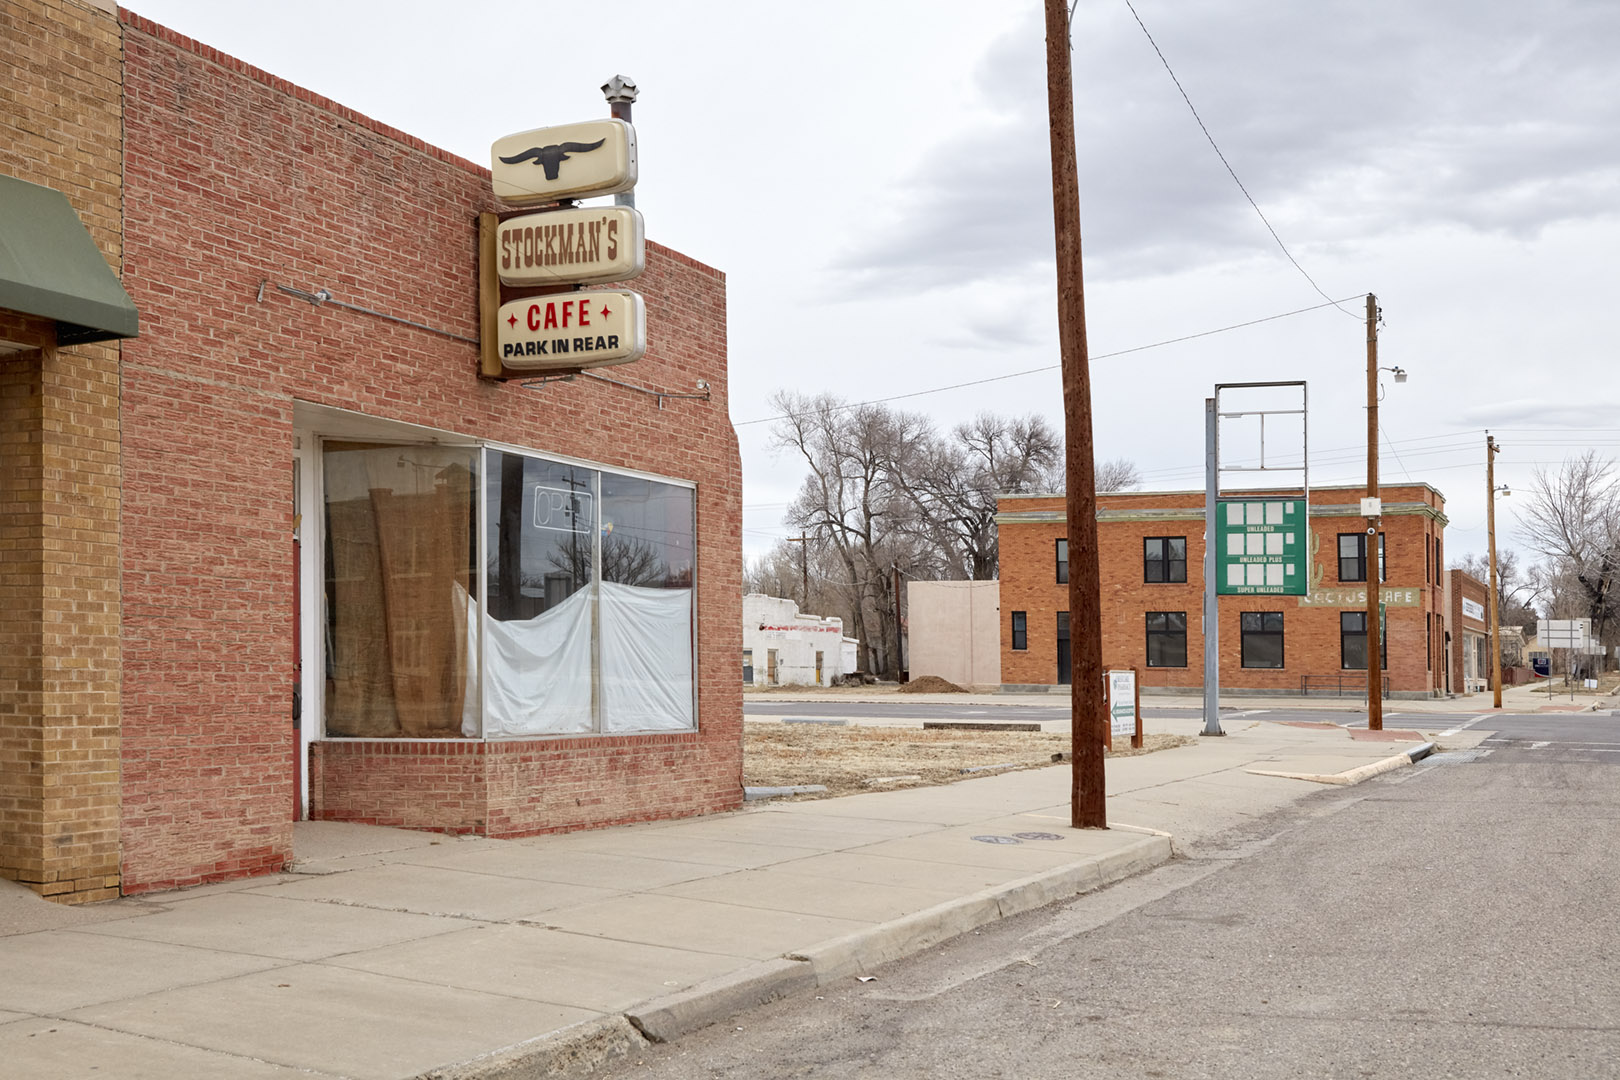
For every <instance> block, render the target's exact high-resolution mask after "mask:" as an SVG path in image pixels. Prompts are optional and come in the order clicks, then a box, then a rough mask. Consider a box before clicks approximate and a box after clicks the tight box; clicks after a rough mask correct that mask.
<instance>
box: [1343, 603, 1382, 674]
mask: <svg viewBox="0 0 1620 1080" xmlns="http://www.w3.org/2000/svg"><path fill="white" fill-rule="evenodd" d="M1385 629H1386V630H1387V629H1388V627H1387V626H1386V627H1385ZM1339 666H1340V667H1341V668H1344V669H1345V670H1347V671H1366V670H1367V613H1366V612H1365V611H1341V612H1339ZM1378 669H1379V670H1380V671H1387V670H1388V669H1389V635H1388V634H1387V633H1386V634H1383V635H1381V636H1380V638H1379V641H1378Z"/></svg>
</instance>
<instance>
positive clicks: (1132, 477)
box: [1096, 457, 1142, 491]
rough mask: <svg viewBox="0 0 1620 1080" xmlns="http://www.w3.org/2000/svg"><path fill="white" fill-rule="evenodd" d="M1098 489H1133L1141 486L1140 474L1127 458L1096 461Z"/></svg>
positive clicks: (1134, 464)
mask: <svg viewBox="0 0 1620 1080" xmlns="http://www.w3.org/2000/svg"><path fill="white" fill-rule="evenodd" d="M1096 468H1097V490H1098V491H1135V490H1136V489H1137V488H1139V487H1141V486H1142V474H1141V472H1140V471H1139V470H1138V469H1137V468H1136V463H1135V462H1133V461H1131V460H1130V459H1128V458H1122V457H1120V458H1114V459H1112V460H1111V461H1102V462H1098V463H1097V467H1096Z"/></svg>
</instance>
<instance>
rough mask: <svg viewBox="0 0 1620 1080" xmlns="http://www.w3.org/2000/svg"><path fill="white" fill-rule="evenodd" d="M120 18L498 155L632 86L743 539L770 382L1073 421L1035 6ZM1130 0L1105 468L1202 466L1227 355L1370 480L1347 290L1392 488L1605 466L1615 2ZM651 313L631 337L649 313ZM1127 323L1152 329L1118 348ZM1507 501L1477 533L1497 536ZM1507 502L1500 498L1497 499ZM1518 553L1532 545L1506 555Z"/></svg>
mask: <svg viewBox="0 0 1620 1080" xmlns="http://www.w3.org/2000/svg"><path fill="white" fill-rule="evenodd" d="M128 2H130V3H132V4H133V7H134V10H135V11H137V12H138V13H139V14H142V15H145V16H147V17H149V18H152V19H155V20H156V21H158V22H160V23H163V24H165V25H167V26H170V27H171V28H173V29H175V30H177V31H179V32H180V33H183V34H186V35H188V36H191V37H194V38H197V39H199V40H201V41H203V42H205V43H207V44H209V45H213V46H215V47H217V48H220V49H222V50H224V51H225V52H227V53H230V54H232V55H235V56H237V57H240V58H242V59H244V60H246V61H248V62H249V63H252V64H255V65H257V66H259V67H261V68H264V69H266V70H268V71H270V72H271V73H273V74H275V75H278V76H282V77H284V78H287V79H290V80H292V81H293V82H295V83H298V84H300V85H302V86H305V87H308V88H310V89H312V90H314V91H316V92H318V93H321V94H325V95H327V96H329V97H332V98H334V99H336V100H338V101H340V102H342V103H343V104H346V105H348V106H350V107H352V108H355V109H357V110H359V111H360V112H362V113H365V114H367V115H369V116H372V117H374V118H376V119H377V120H380V121H382V122H384V123H387V124H391V125H393V126H395V127H398V128H401V129H402V130H405V131H407V132H410V133H411V134H414V135H417V136H419V137H421V138H423V139H426V140H427V141H429V142H431V143H434V144H437V145H439V146H442V147H445V148H446V149H448V150H451V151H453V152H455V153H458V154H461V155H464V156H465V157H467V158H469V159H472V160H474V161H478V162H482V163H487V161H488V153H489V145H490V143H491V142H493V141H494V140H495V139H496V138H498V137H500V136H502V135H506V134H509V133H512V132H516V131H521V130H524V129H527V128H531V127H537V126H543V125H549V124H556V123H564V122H569V121H573V120H578V119H584V118H588V117H592V116H597V115H602V114H603V113H604V111H605V105H604V103H603V100H602V97H601V94H600V92H599V90H598V89H597V88H598V87H599V86H600V85H601V83H602V82H604V81H605V80H606V79H607V78H608V77H609V76H611V75H613V74H615V73H622V74H624V75H627V76H629V77H631V78H633V79H635V80H636V82H637V83H638V84H639V85H640V88H641V99H640V100H639V101H638V103H637V104H636V106H635V117H636V129H637V137H638V140H639V143H640V157H641V180H640V185H639V187H638V188H637V193H636V198H637V205H638V208H639V209H640V210H641V211H642V213H643V214H644V215H645V217H646V220H647V231H648V235H649V236H650V237H652V238H653V239H655V240H657V241H659V242H661V243H664V244H667V245H670V246H672V247H674V248H677V249H679V250H681V251H684V252H686V253H687V254H689V255H691V256H693V257H694V258H697V259H700V260H702V261H704V262H707V263H710V264H712V265H714V266H716V267H718V268H720V269H721V270H723V271H725V273H726V274H727V277H728V285H729V303H730V368H731V370H730V377H731V387H732V398H731V410H732V419H733V421H734V422H736V423H737V424H738V433H739V436H740V437H741V441H742V453H743V475H744V491H743V503H744V511H745V512H744V537H743V540H744V548H745V550H746V552H747V553H748V554H749V556H750V557H754V556H757V555H759V554H761V553H762V552H764V551H765V550H767V549H769V547H770V546H771V544H772V543H773V541H774V539H775V538H777V537H780V536H782V535H784V533H785V530H784V529H783V528H782V527H781V522H780V516H781V512H782V510H783V508H784V506H785V504H786V503H787V501H788V500H789V499H790V498H791V497H792V495H793V493H794V492H795V491H796V489H797V487H798V485H799V482H800V480H801V478H802V475H803V473H802V470H801V468H800V467H799V465H798V464H797V463H796V462H795V461H793V460H791V459H790V458H788V457H785V456H783V457H773V455H772V453H771V452H770V450H769V448H768V435H769V428H770V425H769V424H768V423H761V422H758V421H761V420H764V419H766V418H768V417H769V416H770V415H771V413H770V410H769V406H768V402H767V399H768V398H769V396H770V395H771V394H772V393H773V392H774V391H776V390H778V389H783V388H786V389H792V390H798V391H805V392H819V391H822V390H829V391H832V392H834V393H836V394H839V395H842V396H845V397H847V398H849V399H851V400H874V399H885V398H892V397H896V396H898V395H905V394H916V393H917V392H918V391H925V390H931V389H934V388H938V387H945V386H951V385H954V384H958V383H964V382H972V381H974V380H983V379H989V378H993V377H995V376H1002V375H1008V374H1010V373H1014V372H1024V371H1029V370H1031V369H1041V368H1046V369H1048V370H1043V371H1037V372H1036V373H1034V374H1028V375H1019V376H1016V377H1012V378H1004V379H1000V380H998V381H995V382H989V383H983V384H980V385H975V386H970V387H965V388H961V389H954V390H945V391H942V392H938V393H929V394H924V395H922V396H916V397H909V398H906V399H905V400H902V401H898V402H896V405H897V406H900V407H905V408H908V409H911V410H915V411H918V412H922V413H925V414H927V415H928V416H929V417H931V418H932V419H933V421H934V422H935V423H936V424H937V425H938V426H940V427H941V428H948V427H950V426H951V425H954V424H956V423H958V422H960V421H962V420H965V419H968V418H969V417H971V416H972V415H973V414H974V413H975V412H977V411H981V410H991V411H996V412H1001V413H1025V412H1039V413H1043V414H1045V415H1047V416H1048V417H1050V418H1051V419H1052V420H1054V421H1055V422H1057V423H1059V424H1061V419H1062V416H1061V405H1060V399H1059V394H1060V385H1059V379H1058V374H1057V371H1056V364H1057V361H1058V356H1057V326H1056V318H1055V315H1054V304H1055V284H1054V262H1053V256H1052V233H1051V194H1050V192H1051V188H1050V173H1049V165H1048V156H1047V146H1048V143H1047V129H1046V85H1045V78H1046V73H1045V68H1044V51H1043V50H1044V46H1043V34H1044V31H1043V23H1042V19H1041V9H1040V5H1039V4H1038V3H1036V2H1033V0H998V2H996V3H993V4H986V3H983V2H982V0H979V2H974V3H968V2H959V0H926V2H924V0H875V2H874V0H864V2H861V3H853V2H849V0H820V2H816V3H799V4H788V3H781V4H765V3H759V2H757V0H754V2H734V0H726V2H720V0H709V2H688V3H669V2H667V0H665V2H657V0H650V2H649V0H619V2H617V3H614V4H611V5H609V4H588V5H580V4H557V3H550V2H541V0H530V2H526V3H525V2H517V0H462V2H460V3H457V4H454V5H445V4H442V3H426V2H411V0H405V2H400V0H394V2H389V3H383V2H381V0H338V2H333V0H324V2H320V3H315V2H309V0H279V2H278V3H275V4H252V5H248V4H223V3H219V2H218V0H128ZM1135 5H1136V11H1137V13H1139V14H1140V16H1141V18H1142V20H1143V21H1144V22H1145V23H1146V26H1147V29H1148V30H1149V31H1151V33H1152V34H1153V37H1154V39H1156V41H1157V42H1158V46H1159V48H1160V49H1161V50H1162V51H1163V54H1164V57H1165V59H1166V60H1168V62H1169V64H1170V66H1171V67H1172V68H1173V69H1174V71H1175V73H1176V76H1177V77H1178V78H1179V80H1180V82H1181V85H1182V87H1183V88H1185V90H1186V93H1187V94H1188V96H1189V97H1190V98H1191V100H1192V103H1193V105H1194V106H1196V108H1197V109H1198V111H1199V114H1200V115H1201V116H1202V118H1203V121H1204V123H1205V125H1207V127H1208V129H1209V132H1210V134H1211V135H1212V136H1213V137H1214V139H1215V141H1216V142H1217V143H1218V144H1219V145H1220V147H1221V150H1222V151H1223V152H1224V154H1225V157H1226V159H1227V161H1228V162H1229V163H1230V164H1231V167H1232V169H1233V170H1235V172H1236V174H1237V176H1238V178H1239V179H1241V180H1242V182H1243V185H1244V186H1245V187H1246V188H1247V190H1248V192H1249V194H1250V195H1252V196H1253V198H1254V200H1255V201H1256V202H1257V203H1258V204H1259V206H1260V208H1261V209H1262V210H1263V211H1264V212H1265V214H1266V217H1267V218H1268V219H1269V220H1270V222H1271V225H1272V227H1273V228H1274V229H1275V230H1276V232H1277V234H1278V236H1280V237H1281V239H1282V241H1283V243H1285V244H1286V245H1287V247H1288V249H1289V251H1290V252H1291V253H1292V255H1293V257H1294V259H1295V260H1297V262H1298V263H1299V265H1300V267H1302V268H1303V270H1304V272H1305V273H1308V274H1309V275H1310V278H1311V279H1313V280H1314V281H1315V283H1316V285H1317V286H1319V287H1320V288H1321V289H1322V290H1323V291H1324V292H1325V293H1326V294H1327V295H1328V296H1330V297H1332V298H1334V299H1341V298H1349V299H1348V301H1347V302H1346V303H1344V304H1343V305H1342V308H1343V310H1342V311H1341V310H1338V309H1335V308H1333V307H1323V308H1320V309H1318V310H1315V311H1310V312H1307V313H1304V314H1298V315H1292V316H1290V317H1287V318H1281V319H1275V320H1273V321H1269V322H1265V323H1262V324H1260V325H1257V326H1252V327H1248V328H1244V329H1239V330H1233V331H1230V332H1225V333H1217V334H1211V335H1208V336H1201V337H1197V338H1195V339H1194V340H1190V341H1185V342H1182V343H1179V344H1174V345H1167V346H1164V347H1159V348H1147V349H1143V348H1142V347H1143V346H1149V345H1153V344H1154V343H1157V342H1164V341H1167V340H1170V339H1174V338H1181V337H1185V336H1188V335H1197V334H1203V333H1204V332H1206V331H1211V330H1217V329H1219V328H1221V327H1227V326H1232V325H1234V324H1238V323H1246V322H1250V321H1253V320H1260V319H1267V318H1268V317H1271V316H1277V315H1282V314H1283V313H1286V312H1291V311H1296V310H1298V309H1302V308H1309V307H1311V306H1313V305H1318V304H1321V303H1322V302H1323V297H1322V295H1321V294H1320V293H1318V291H1317V290H1316V288H1314V287H1313V286H1312V284H1311V282H1310V281H1308V280H1307V279H1306V277H1305V276H1304V274H1302V273H1301V271H1300V270H1299V269H1296V268H1295V267H1294V266H1293V265H1292V264H1291V263H1290V262H1289V261H1288V259H1287V258H1286V257H1285V256H1284V255H1283V254H1282V252H1281V251H1280V250H1279V248H1278V246H1277V243H1276V241H1275V240H1273V238H1272V236H1271V235H1270V233H1269V232H1268V231H1267V229H1266V226H1265V225H1264V224H1263V223H1262V222H1261V220H1260V219H1259V217H1258V216H1257V215H1256V213H1255V211H1254V209H1253V208H1252V207H1251V206H1250V205H1249V203H1248V201H1247V200H1246V199H1245V197H1244V195H1243V192H1242V191H1240V190H1239V188H1238V186H1237V184H1236V183H1234V181H1233V179H1232V177H1231V176H1230V175H1229V174H1228V173H1227V170H1226V167H1225V166H1224V165H1222V163H1221V161H1220V159H1219V158H1218V157H1217V156H1216V154H1215V152H1214V151H1213V150H1212V149H1211V148H1210V145H1209V143H1208V141H1207V140H1206V139H1205V136H1204V133H1203V132H1202V131H1201V130H1200V128H1199V125H1198V122H1197V121H1196V120H1195V119H1194V118H1193V115H1192V113H1191V112H1190V111H1189V110H1188V108H1187V105H1186V103H1185V102H1184V101H1183V100H1182V97H1181V94H1180V92H1179V91H1178V90H1177V88H1176V85H1175V83H1174V82H1173V81H1172V80H1171V77H1170V75H1169V74H1168V73H1167V72H1166V70H1165V67H1164V65H1163V64H1162V63H1161V61H1160V59H1159V56H1158V55H1157V54H1156V53H1155V51H1154V48H1153V45H1152V44H1151V43H1150V42H1149V40H1148V38H1147V37H1146V36H1145V35H1144V33H1143V30H1142V28H1141V27H1140V26H1138V24H1137V21H1136V19H1135V17H1133V15H1132V12H1131V9H1130V8H1129V7H1128V6H1127V4H1126V3H1125V0H1081V2H1080V5H1079V10H1078V12H1077V15H1076V20H1075V26H1074V33H1073V44H1074V67H1075V85H1074V94H1075V105H1076V115H1077V126H1078V140H1077V141H1078V147H1077V148H1078V155H1079V162H1080V174H1081V196H1080V198H1081V216H1082V220H1083V235H1084V248H1085V259H1086V306H1087V317H1088V325H1089V331H1090V342H1091V352H1092V355H1093V357H1094V360H1093V368H1092V373H1093V408H1094V410H1095V416H1096V433H1097V443H1098V447H1097V452H1098V456H1099V457H1100V458H1112V457H1126V458H1129V459H1131V460H1132V461H1134V462H1136V463H1137V465H1138V467H1139V468H1140V469H1141V470H1142V472H1143V473H1144V475H1145V477H1146V479H1147V486H1148V487H1150V488H1160V489H1177V488H1180V489H1185V488H1201V487H1202V485H1203V432H1202V422H1203V399H1204V398H1205V397H1207V396H1208V395H1209V394H1210V392H1211V388H1212V386H1213V384H1214V383H1216V382H1242V381H1255V380H1268V379H1305V380H1308V382H1309V387H1310V404H1311V440H1310V441H1311V460H1312V475H1311V482H1312V484H1313V486H1314V485H1320V484H1332V483H1355V482H1359V481H1364V480H1365V478H1366V451H1365V441H1366V420H1365V410H1364V405H1365V400H1366V344H1365V343H1366V336H1365V333H1364V328H1363V324H1362V322H1361V317H1362V313H1363V311H1364V306H1365V301H1364V299H1363V297H1364V295H1365V294H1366V293H1368V292H1373V293H1376V294H1377V295H1378V299H1379V304H1380V306H1381V307H1382V309H1383V312H1384V320H1385V326H1384V330H1383V332H1382V335H1381V337H1380V362H1381V363H1383V364H1386V365H1400V366H1401V367H1403V368H1405V369H1406V370H1407V371H1408V372H1409V373H1410V381H1408V382H1407V383H1405V384H1404V385H1399V386H1397V385H1394V384H1390V385H1388V387H1387V394H1386V396H1385V398H1384V400H1383V403H1382V405H1381V407H1380V420H1381V427H1382V430H1383V434H1384V442H1383V447H1382V473H1383V478H1384V480H1385V482H1386V483H1394V482H1404V481H1406V480H1407V479H1408V478H1410V479H1411V480H1413V481H1427V482H1428V483H1431V484H1433V485H1434V486H1435V487H1437V488H1439V489H1440V490H1441V491H1442V492H1443V493H1444V494H1445V495H1446V497H1447V512H1448V514H1449V515H1450V517H1451V527H1450V529H1449V531H1448V536H1447V544H1448V554H1449V557H1451V558H1455V557H1457V556H1460V555H1462V554H1464V553H1467V552H1483V551H1484V546H1485V474H1484V460H1485V454H1484V430H1485V429H1486V428H1490V429H1491V431H1492V432H1493V433H1494V434H1496V435H1497V437H1498V439H1499V441H1500V442H1501V443H1502V444H1503V446H1504V448H1505V449H1504V453H1503V454H1502V455H1501V456H1500V457H1499V458H1498V467H1497V480H1498V482H1499V483H1503V482H1505V483H1508V484H1511V485H1512V486H1513V487H1514V488H1515V489H1522V488H1524V487H1527V486H1528V484H1529V482H1530V480H1531V472H1532V469H1533V468H1535V467H1536V466H1538V465H1540V466H1550V467H1554V468H1556V467H1557V465H1558V463H1559V462H1560V461H1561V460H1562V459H1563V458H1565V457H1566V456H1570V455H1573V454H1576V453H1579V452H1580V451H1581V450H1583V449H1585V448H1586V447H1588V446H1595V447H1597V448H1598V449H1599V451H1600V452H1602V453H1604V454H1605V455H1609V454H1615V453H1620V389H1617V387H1616V375H1615V373H1614V371H1613V365H1612V360H1611V357H1612V355H1613V352H1614V345H1613V342H1614V341H1615V340H1616V339H1617V337H1620V303H1617V302H1616V300H1615V299H1614V297H1615V295H1616V293H1617V291H1620V265H1617V262H1620V259H1617V253H1620V221H1617V215H1616V208H1617V207H1620V64H1617V63H1615V57H1616V56H1617V55H1620V4H1614V3H1613V2H1612V0H1592V2H1586V3H1581V2H1559V0H1543V2H1541V3H1537V4H1524V3H1518V2H1512V3H1510V2H1505V0H1428V2H1427V3H1424V4H1412V3H1409V2H1401V3H1397V2H1392V0H1368V2H1358V3H1345V2H1339V0H1316V2H1313V3H1310V4H1278V3H1275V2H1262V0H1176V2H1174V3H1172V2H1170V0H1135ZM651 332H652V333H654V334H656V332H657V328H656V327H653V328H651ZM1125 350H1140V351H1133V352H1129V353H1127V354H1126V355H1117V356H1110V355H1109V354H1114V353H1122V352H1124V351H1125ZM1515 501H1516V500H1515V499H1513V498H1509V499H1506V500H1504V501H1502V502H1501V503H1500V504H1499V506H1500V512H1499V514H1498V546H1499V548H1515V547H1519V546H1521V545H1520V544H1519V543H1518V541H1517V537H1516V535H1515V532H1516V527H1515V511H1514V504H1515ZM1517 501H1518V502H1519V503H1520V504H1522V502H1523V500H1522V498H1521V499H1518V500H1517ZM1527 554H1528V553H1527Z"/></svg>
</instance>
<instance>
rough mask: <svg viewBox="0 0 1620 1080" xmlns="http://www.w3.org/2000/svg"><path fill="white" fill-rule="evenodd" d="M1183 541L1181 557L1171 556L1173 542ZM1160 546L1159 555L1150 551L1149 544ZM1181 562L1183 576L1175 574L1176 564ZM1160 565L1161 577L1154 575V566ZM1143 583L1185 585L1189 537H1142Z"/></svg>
mask: <svg viewBox="0 0 1620 1080" xmlns="http://www.w3.org/2000/svg"><path fill="white" fill-rule="evenodd" d="M1177 540H1179V541H1181V558H1179V559H1175V558H1171V555H1170V550H1171V544H1172V543H1174V542H1175V541H1177ZM1151 544H1157V545H1158V546H1159V555H1158V556H1154V555H1153V554H1151V553H1150V551H1149V545H1151ZM1177 563H1180V564H1181V576H1180V577H1176V576H1175V567H1176V564H1177ZM1154 566H1158V567H1159V568H1160V569H1159V572H1160V574H1162V575H1163V576H1161V577H1154V576H1153V573H1152V568H1153V567H1154ZM1142 583H1143V584H1145V585H1185V584H1186V583H1187V538H1186V537H1185V536H1144V537H1142Z"/></svg>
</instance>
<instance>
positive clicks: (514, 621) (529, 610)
mask: <svg viewBox="0 0 1620 1080" xmlns="http://www.w3.org/2000/svg"><path fill="white" fill-rule="evenodd" d="M596 485H597V477H596V473H595V472H594V471H592V470H590V469H584V468H581V467H579V466H577V465H565V464H562V463H560V462H554V461H546V460H544V459H542V458H536V457H529V456H527V455H524V454H514V453H508V452H505V451H501V450H486V451H484V523H485V536H486V543H487V548H486V554H485V558H486V560H487V562H486V564H485V567H484V570H485V582H486V584H485V588H486V589H487V590H488V591H487V600H488V604H489V616H490V617H489V618H488V619H486V620H484V622H483V627H482V629H483V651H482V655H484V657H485V663H484V665H483V669H482V675H483V691H484V693H483V701H484V727H483V733H484V734H485V735H562V734H568V733H579V732H589V731H595V730H596V696H595V687H594V685H593V680H592V678H591V674H592V671H593V669H594V667H595V663H594V658H595V651H596V596H595V590H594V589H593V588H592V585H593V584H594V583H595V581H596V544H595V534H596V503H597V491H596ZM476 606H477V605H476V604H474V607H475V608H476ZM478 629H479V627H478V623H477V622H476V620H475V621H474V622H472V623H470V624H469V628H468V637H467V648H468V651H469V652H470V653H471V654H472V655H474V656H478V655H480V649H479V642H478V636H477V634H478ZM469 698H470V701H471V702H476V701H477V691H476V688H475V689H474V690H473V691H472V692H471V693H470V694H469ZM472 711H473V710H471V709H469V712H472ZM463 730H464V732H465V733H466V734H468V735H476V734H478V730H477V728H476V727H475V726H474V725H473V724H472V723H471V722H470V720H469V723H467V724H466V725H465V726H464V727H463Z"/></svg>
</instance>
